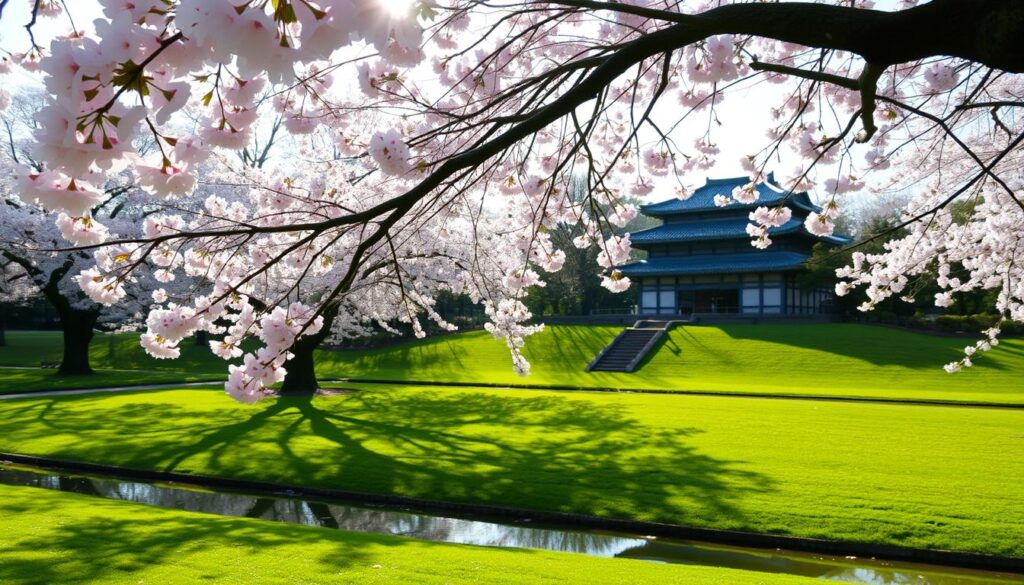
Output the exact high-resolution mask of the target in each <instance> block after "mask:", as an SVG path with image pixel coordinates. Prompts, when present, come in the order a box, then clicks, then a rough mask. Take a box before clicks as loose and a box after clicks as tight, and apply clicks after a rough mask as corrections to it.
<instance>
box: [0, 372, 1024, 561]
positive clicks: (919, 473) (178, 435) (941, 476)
mask: <svg viewBox="0 0 1024 585" xmlns="http://www.w3.org/2000/svg"><path fill="white" fill-rule="evenodd" d="M1021 428H1024V412H1020V411H1008V410H997V409H983V408H951V407H935V406H902V405H881V404H860V403H840V402H820V401H790V400H786V401H775V400H765V399H757V398H749V399H748V398H718V397H706V396H665V395H651V394H606V393H572V394H568V393H557V392H544V391H517V390H496V389H495V390H469V389H445V388H397V389H393V390H386V389H382V388H381V387H380V386H374V387H373V388H372V389H366V390H361V391H359V392H356V393H354V394H351V395H347V396H337V397H329V398H317V399H315V400H314V401H313V402H312V403H310V402H308V401H306V402H302V401H278V402H268V403H266V404H262V405H257V406H253V407H240V406H238V405H237V404H234V403H232V402H231V401H230V400H229V399H228V398H227V397H225V396H224V395H223V394H222V393H220V392H216V391H184V390H183V391H161V392H147V393H135V394H120V395H102V396H100V395H91V396H90V395H83V396H75V397H62V398H58V399H44V398H35V399H34V398H25V399H22V400H15V401H7V402H4V403H0V450H2V451H14V452H19V453H28V454H35V455H49V456H55V457H62V458H69V459H78V460H89V461H98V462H103V463H110V464H119V465H126V466H131V467H139V468H155V469H175V470H179V471H192V472H197V473H206V474H214V475H222V476H237V477H246V478H257V479H264V480H270V481H279V482H288V483H298V484H307V485H314V486H328V487H334V488H340V489H350V490H357V491H367V492H378V493H396V494H404V495H409V496H417V497H424V498H431V499H438V500H452V501H462V502H482V503H491V504H504V505H511V506H519V507H525V508H534V509H545V510H562V511H571V512H580V513H590V514H599V515H605V516H612V517H626V518H636V519H641V520H652V521H664V522H672V523H678V524H687V525H697V526H708V527H716V528H724V529H739V530H753V531H759V532H772V533H782V534H791V535H796V536H804V537H818V538H830V539H844V540H855V541H865V542H881V543H891V544H900V545H905V546H915V547H926V548H939V549H954V550H965V551H975V552H986V553H992V554H1001V555H1014V556H1024V517H1021V515H1020V514H1019V510H1018V508H1019V503H1020V502H1021V501H1022V499H1024V481H1022V479H1024V457H1022V456H1021V455H1022V453H1021V449H1022V448H1024V447H1022V446H1024V442H1022V441H1021V439H1020V434H1021ZM113 446H116V448H114V447H113Z"/></svg>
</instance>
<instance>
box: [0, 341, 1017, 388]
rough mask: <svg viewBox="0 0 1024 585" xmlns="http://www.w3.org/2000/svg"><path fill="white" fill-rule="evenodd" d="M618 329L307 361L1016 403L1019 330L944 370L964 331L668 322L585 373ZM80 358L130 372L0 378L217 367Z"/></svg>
mask: <svg viewBox="0 0 1024 585" xmlns="http://www.w3.org/2000/svg"><path fill="white" fill-rule="evenodd" d="M619 331H621V328H619V327H584V326H550V327H548V328H547V330H546V331H544V332H543V333H541V334H538V335H535V336H533V337H531V338H530V339H529V340H528V342H527V346H526V354H527V357H528V358H529V359H530V362H531V363H532V365H533V371H532V373H531V375H530V376H528V377H525V378H524V377H520V376H517V375H516V374H515V372H513V370H512V362H511V359H510V358H509V355H508V350H507V349H506V347H505V344H504V342H502V341H499V340H495V339H493V338H492V337H491V336H490V335H489V334H487V333H485V332H482V331H475V332H467V333H461V334H457V335H449V336H442V337H435V338H431V339H426V340H422V341H411V342H407V343H401V344H398V345H395V346H391V347H386V348H381V349H374V350H365V351H321V352H319V353H318V355H317V363H318V371H319V374H320V375H321V376H322V377H336V378H369V379H386V380H406V381H421V382H460V383H471V384H474V383H476V384H479V383H488V384H509V385H515V384H533V385H568V386H579V387H609V388H639V389H649V390H683V391H686V390H689V391H706V392H750V393H764V394H796V395H820V396H856V397H863V398H902V399H917V400H944V401H970V402H992V403H999V402H1002V403H1015V404H1020V403H1024V340H1021V339H1007V340H1004V341H1003V343H1002V344H1001V345H1000V346H999V347H997V348H996V349H995V350H993V351H992V352H989V353H988V354H986V355H984V356H983V357H980V358H978V359H977V360H976V364H977V365H975V367H973V368H970V369H969V370H966V371H964V372H961V373H959V374H953V375H950V374H947V373H945V372H944V371H943V370H942V365H943V364H945V363H947V362H949V361H952V360H955V359H958V358H959V357H960V356H961V351H962V349H963V346H964V345H967V344H968V343H969V342H971V339H968V338H954V337H938V336H931V335H923V334H919V333H913V332H909V331H905V330H900V329H894V328H887V327H877V326H869V325H848V324H811V325H807V324H784V325H771V324H763V325H729V326H722V327H710V326H709V327H697V326H693V327H682V328H677V329H675V330H673V331H672V332H671V334H670V336H669V338H668V340H666V341H665V342H664V343H663V344H662V345H661V346H660V347H659V348H658V349H657V351H656V352H654V353H653V354H652V356H651V357H650V358H648V359H647V360H646V363H644V364H643V365H642V366H641V368H640V369H639V370H637V371H636V372H634V373H632V374H620V373H605V372H594V373H589V372H586V371H585V367H586V365H587V364H588V363H589V362H590V360H592V359H593V358H594V356H595V355H597V353H598V352H599V351H600V350H601V349H602V348H603V347H604V346H605V345H607V344H608V343H609V342H610V341H611V340H612V338H614V337H615V335H616V334H617V333H618V332H619ZM8 337H9V345H8V347H3V348H0V365H5V366H15V365H29V366H31V365H38V364H39V362H40V360H44V359H45V360H49V361H57V360H59V359H60V337H59V333H57V332H10V333H8ZM91 357H92V361H93V365H94V367H96V368H101V369H108V370H109V369H113V370H134V371H136V373H135V374H133V375H130V374H126V373H123V374H119V375H118V376H117V377H111V378H110V380H109V381H108V380H104V379H100V378H92V379H89V382H88V384H86V383H85V382H83V380H85V379H74V378H72V379H70V380H69V381H64V380H57V379H56V378H57V377H56V376H53V375H52V372H49V371H47V375H44V376H43V377H42V378H33V379H32V380H31V381H28V383H25V384H22V383H20V382H21V381H23V379H24V376H25V374H19V375H18V376H21V378H15V377H13V376H15V374H12V373H11V371H10V370H0V386H7V385H10V386H12V387H13V386H15V384H14V382H19V383H18V384H17V386H18V387H19V388H23V389H26V390H37V389H47V388H57V387H83V386H86V385H89V386H103V385H109V384H113V383H117V384H134V383H147V382H153V383H155V382H156V381H171V380H177V381H197V380H210V379H223V378H224V377H225V376H226V372H227V366H226V364H225V362H224V361H222V360H220V359H219V358H217V357H216V356H214V355H213V354H211V353H210V351H209V349H208V348H207V347H204V346H199V345H196V344H193V343H189V342H186V343H184V344H183V345H182V357H181V359H178V360H155V359H153V358H150V357H149V356H147V355H146V354H145V352H144V351H143V350H142V348H141V347H139V343H138V335H137V334H121V335H97V338H96V340H95V341H94V342H93V346H92V352H91ZM104 373H105V374H106V373H107V372H104ZM47 376H48V377H47ZM175 376H177V378H176V377H175Z"/></svg>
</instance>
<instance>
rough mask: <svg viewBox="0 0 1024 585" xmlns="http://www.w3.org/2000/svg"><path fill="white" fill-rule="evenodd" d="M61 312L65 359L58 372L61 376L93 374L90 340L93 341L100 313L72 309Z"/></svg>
mask: <svg viewBox="0 0 1024 585" xmlns="http://www.w3.org/2000/svg"><path fill="white" fill-rule="evenodd" d="M67 313H68V314H65V313H63V312H62V313H61V315H60V324H61V328H62V329H63V330H64V359H63V361H61V364H60V369H59V370H57V373H58V374H60V375H61V376H84V375H89V374H92V373H93V371H92V367H91V366H90V365H89V342H91V341H92V336H93V326H94V325H96V318H97V317H98V315H97V314H96V312H95V311H81V310H75V309H70V310H69V311H67Z"/></svg>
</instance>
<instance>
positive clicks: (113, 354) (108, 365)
mask: <svg viewBox="0 0 1024 585" xmlns="http://www.w3.org/2000/svg"><path fill="white" fill-rule="evenodd" d="M89 358H90V362H91V363H92V366H93V368H94V369H95V371H96V374H95V375H93V376H59V375H57V371H56V370H55V369H31V368H36V367H38V366H39V365H40V363H41V362H44V361H46V362H59V361H60V360H61V337H60V332H59V331H8V332H7V346H5V347H0V366H6V367H4V368H0V392H4V393H11V392H36V391H41V390H60V389H63V388H102V387H109V386H132V385H138V384H163V383H171V382H202V381H209V380H223V379H225V378H226V377H227V365H226V364H225V362H224V361H223V360H221V359H220V358H218V357H216V356H214V355H213V354H212V353H210V349H209V348H208V347H202V346H199V345H196V344H195V343H189V342H186V343H184V344H182V357H181V358H180V359H178V360H157V359H153V358H151V357H149V356H148V355H146V353H145V351H144V350H143V349H142V347H141V346H139V335H138V334H137V333H122V334H97V335H96V337H95V339H94V340H93V342H92V345H91V347H90V352H89ZM12 366H14V367H18V366H23V367H27V368H30V369H9V368H10V367H12Z"/></svg>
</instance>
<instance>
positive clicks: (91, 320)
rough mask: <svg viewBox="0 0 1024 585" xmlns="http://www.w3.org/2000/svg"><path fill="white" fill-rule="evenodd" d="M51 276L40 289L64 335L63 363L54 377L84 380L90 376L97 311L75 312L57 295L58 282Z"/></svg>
mask: <svg viewBox="0 0 1024 585" xmlns="http://www.w3.org/2000/svg"><path fill="white" fill-rule="evenodd" d="M61 277H62V275H60V274H57V273H56V272H55V273H54V275H53V276H51V279H50V282H49V283H47V285H46V286H44V287H43V289H42V290H43V296H45V297H46V300H48V301H50V304H51V305H53V308H54V309H56V310H57V317H58V318H59V319H60V327H61V330H63V332H64V359H63V360H62V361H61V364H60V369H59V370H57V374H59V375H61V376H85V375H89V374H92V373H93V371H92V367H91V366H90V365H89V342H91V341H92V335H93V327H94V326H95V325H96V320H97V319H99V316H100V311H99V308H90V309H76V308H75V307H73V306H72V305H71V301H70V300H68V298H67V297H65V296H64V295H63V294H61V292H60V278H61Z"/></svg>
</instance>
